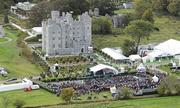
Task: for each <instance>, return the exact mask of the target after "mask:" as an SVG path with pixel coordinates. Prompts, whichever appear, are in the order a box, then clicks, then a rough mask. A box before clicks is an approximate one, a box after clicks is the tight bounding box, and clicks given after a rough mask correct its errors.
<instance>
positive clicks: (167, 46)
mask: <svg viewBox="0 0 180 108" xmlns="http://www.w3.org/2000/svg"><path fill="white" fill-rule="evenodd" d="M179 46H180V41H178V40H174V39H169V40H167V41H165V42H163V43H160V44H159V45H157V46H155V47H154V49H155V50H160V51H163V52H165V53H168V54H173V55H176V54H180V50H179V49H180V48H179Z"/></svg>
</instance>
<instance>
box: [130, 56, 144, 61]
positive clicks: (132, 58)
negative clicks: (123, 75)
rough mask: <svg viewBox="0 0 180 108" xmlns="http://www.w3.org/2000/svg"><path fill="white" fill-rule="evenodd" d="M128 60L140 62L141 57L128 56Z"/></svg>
mask: <svg viewBox="0 0 180 108" xmlns="http://www.w3.org/2000/svg"><path fill="white" fill-rule="evenodd" d="M129 59H130V60H131V61H135V60H140V59H141V57H140V56H139V55H130V56H129Z"/></svg>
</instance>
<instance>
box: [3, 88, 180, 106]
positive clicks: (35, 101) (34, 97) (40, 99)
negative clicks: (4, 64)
mask: <svg viewBox="0 0 180 108" xmlns="http://www.w3.org/2000/svg"><path fill="white" fill-rule="evenodd" d="M105 94H107V93H105ZM101 95H102V94H101ZM4 96H5V97H8V99H9V101H10V105H9V107H8V108H14V107H13V103H14V101H15V100H16V99H21V100H24V101H25V103H26V105H25V106H31V107H32V106H40V105H56V104H59V103H64V102H63V100H62V99H61V97H56V96H55V95H54V94H51V93H49V92H47V91H45V90H42V89H40V90H34V91H32V92H24V91H23V90H18V91H11V92H2V93H0V108H2V106H1V105H2V97H4ZM94 96H95V95H94ZM107 96H108V97H109V96H110V95H109V93H108V94H107ZM85 97H87V96H84V97H82V98H83V100H86V99H85ZM98 99H102V97H99V98H98ZM108 99H109V98H108ZM179 100H180V96H171V97H157V98H144V99H132V100H120V101H112V102H110V101H104V102H98V103H86V104H72V105H60V106H54V107H53V106H50V107H46V108H179V107H180V102H179Z"/></svg>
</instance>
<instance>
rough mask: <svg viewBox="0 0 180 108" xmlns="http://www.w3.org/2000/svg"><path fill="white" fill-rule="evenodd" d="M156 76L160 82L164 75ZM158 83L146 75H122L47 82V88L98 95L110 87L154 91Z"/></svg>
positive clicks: (56, 90)
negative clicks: (70, 88)
mask: <svg viewBox="0 0 180 108" xmlns="http://www.w3.org/2000/svg"><path fill="white" fill-rule="evenodd" d="M156 76H157V77H158V78H159V80H161V79H162V78H163V77H164V76H165V74H162V73H157V74H156ZM158 84H159V81H158V82H154V81H153V80H152V76H150V75H148V74H144V75H139V74H136V75H124V76H114V77H109V78H108V77H103V78H95V79H85V80H78V81H60V82H49V83H47V87H48V88H49V89H50V90H51V91H53V92H54V93H57V94H60V92H61V90H62V89H63V88H67V87H73V88H74V90H75V91H76V92H77V93H78V94H86V93H92V92H95V93H100V92H102V91H107V90H108V91H109V88H110V87H113V86H115V87H116V88H117V89H119V88H121V87H128V88H131V89H132V90H134V92H137V91H138V90H142V89H146V88H147V89H155V88H156V87H157V85H158Z"/></svg>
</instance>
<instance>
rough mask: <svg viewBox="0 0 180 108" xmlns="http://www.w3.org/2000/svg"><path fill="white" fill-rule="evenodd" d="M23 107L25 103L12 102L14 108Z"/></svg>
mask: <svg viewBox="0 0 180 108" xmlns="http://www.w3.org/2000/svg"><path fill="white" fill-rule="evenodd" d="M24 105H25V102H24V101H23V100H19V99H17V100H16V101H15V102H14V106H15V107H16V108H22V107H23V106H24Z"/></svg>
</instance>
